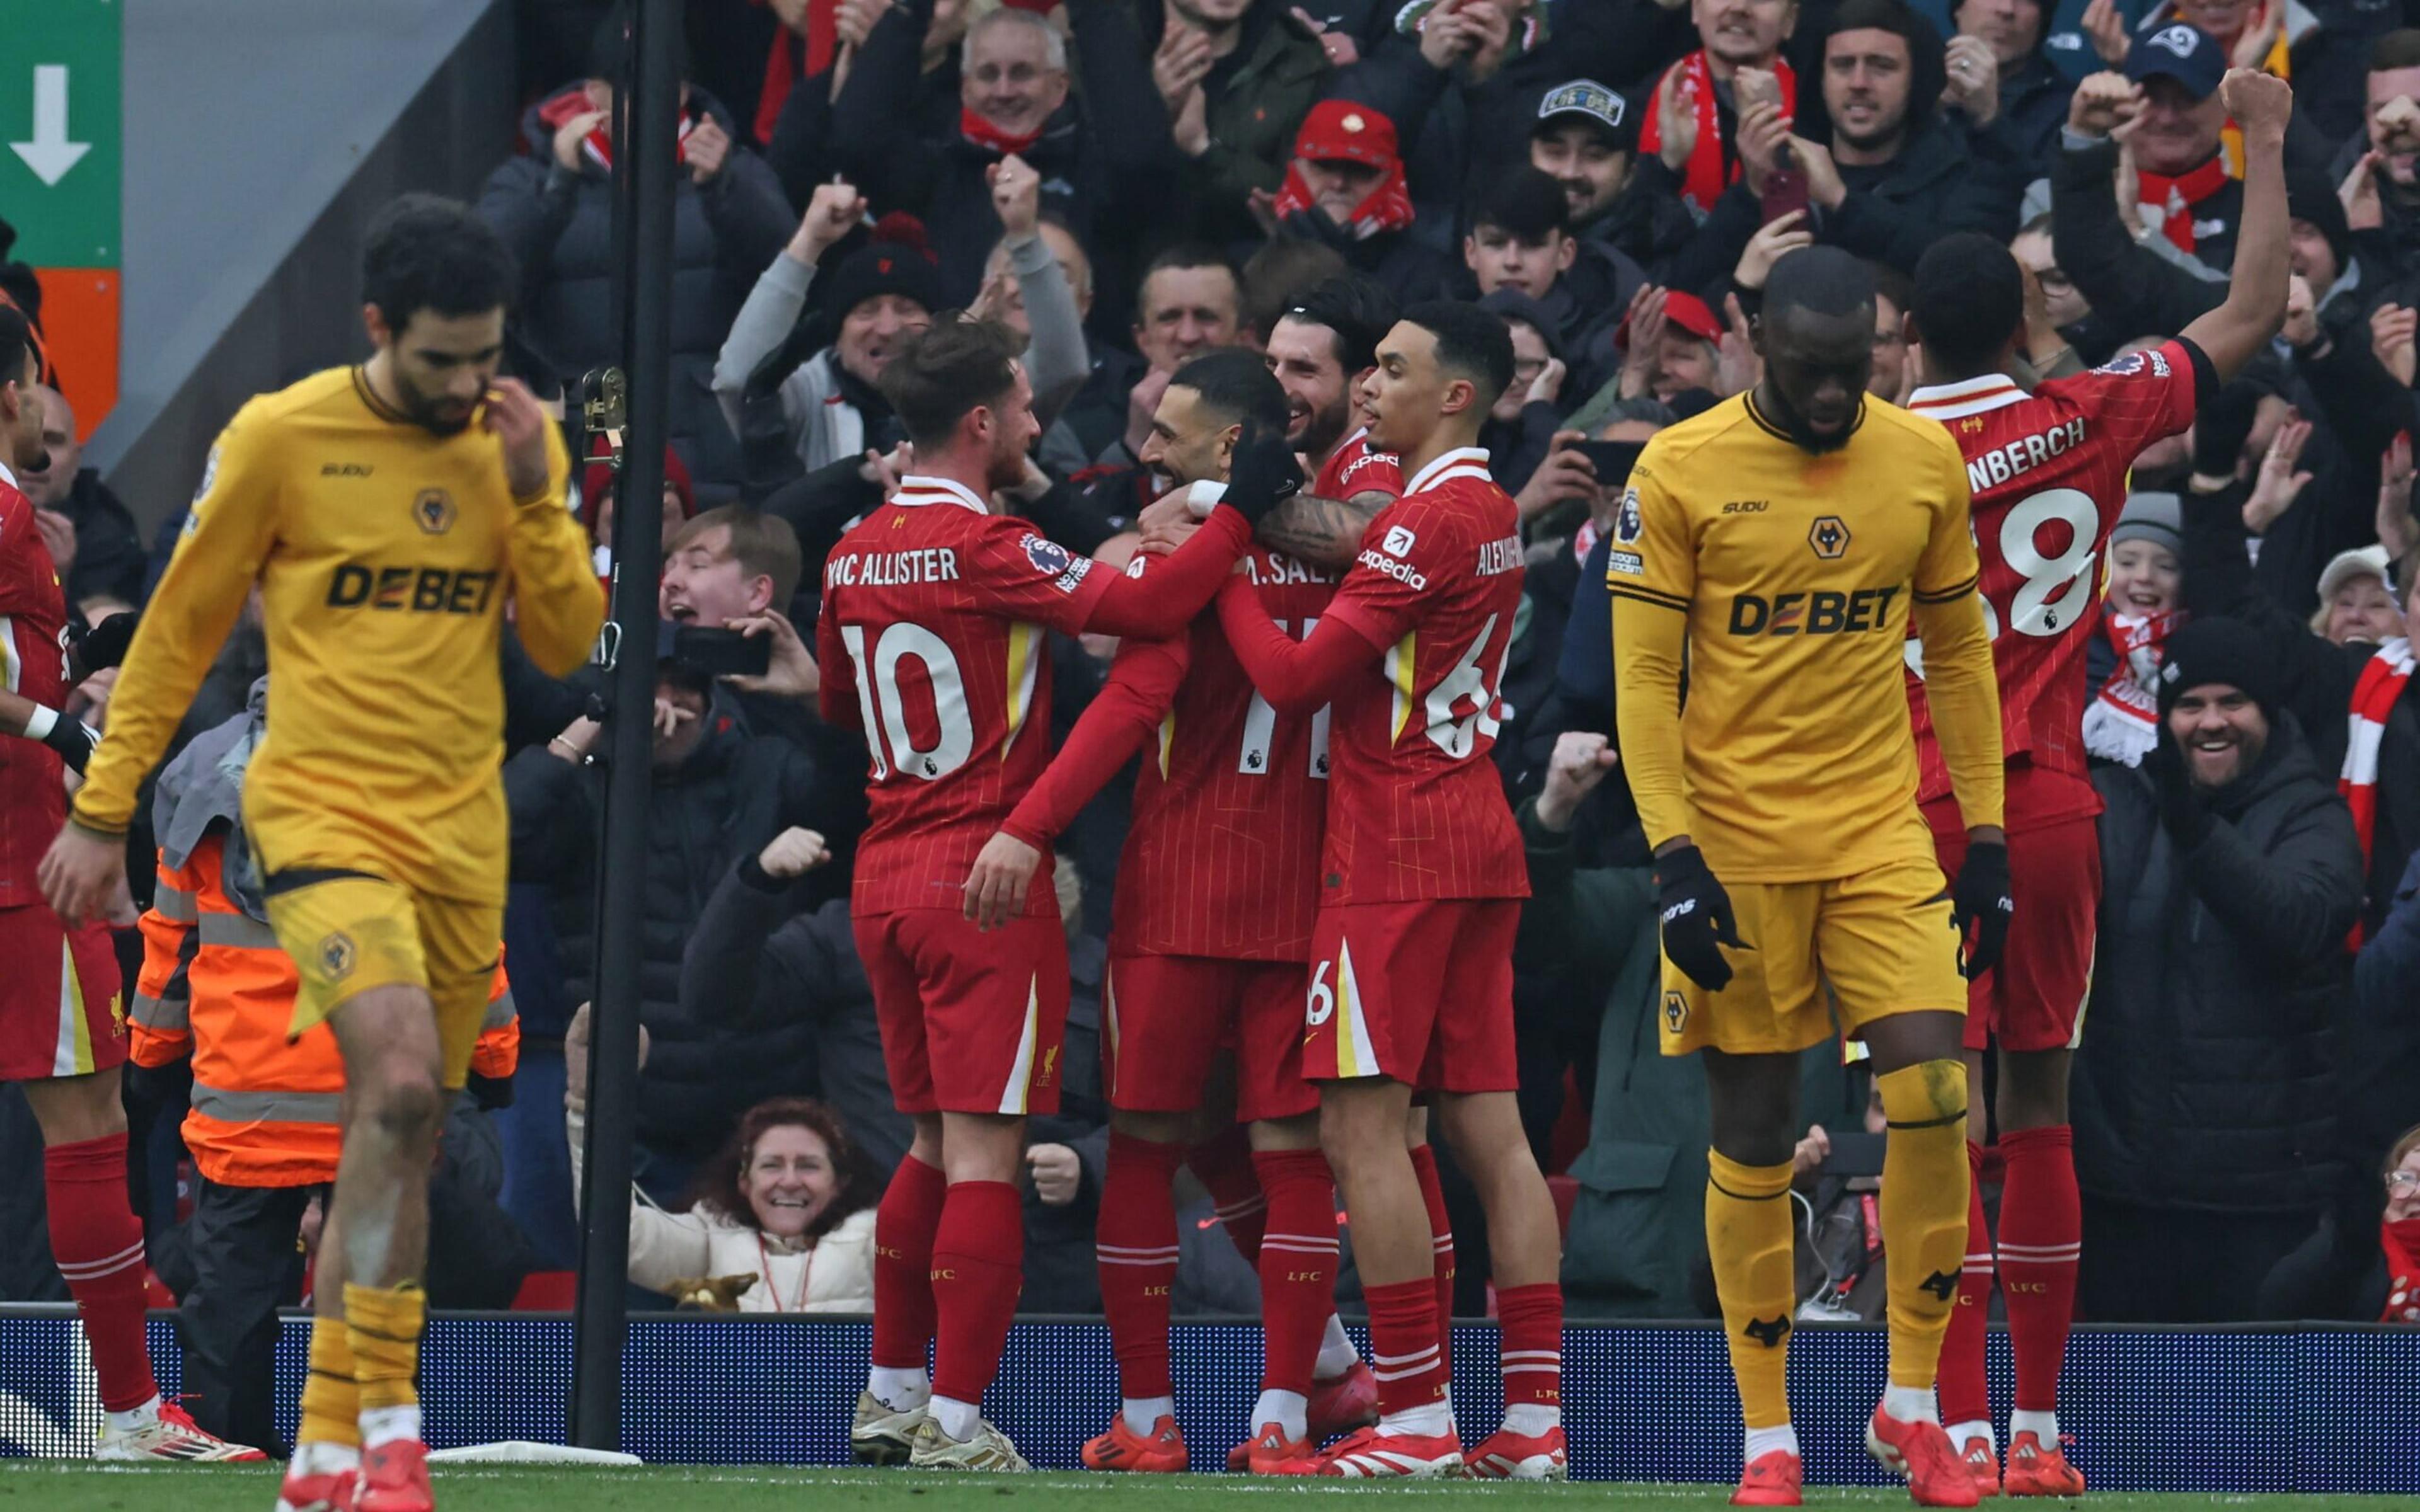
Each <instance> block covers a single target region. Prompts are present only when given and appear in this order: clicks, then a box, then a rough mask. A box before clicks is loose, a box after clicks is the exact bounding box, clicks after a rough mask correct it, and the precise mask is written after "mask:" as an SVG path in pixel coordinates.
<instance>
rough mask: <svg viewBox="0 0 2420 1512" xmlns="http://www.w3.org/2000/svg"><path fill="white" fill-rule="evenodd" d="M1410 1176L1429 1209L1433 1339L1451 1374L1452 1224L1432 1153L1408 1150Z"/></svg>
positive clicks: (1423, 1149)
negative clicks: (1433, 1312) (1414, 1177)
mask: <svg viewBox="0 0 2420 1512" xmlns="http://www.w3.org/2000/svg"><path fill="white" fill-rule="evenodd" d="M1412 1174H1413V1175H1415V1176H1417V1177H1419V1182H1420V1201H1421V1202H1422V1203H1423V1204H1425V1205H1426V1206H1427V1208H1428V1210H1429V1248H1430V1250H1431V1252H1432V1253H1433V1254H1434V1255H1435V1264H1436V1279H1435V1307H1436V1338H1437V1348H1438V1350H1442V1351H1443V1358H1444V1360H1445V1367H1446V1374H1447V1376H1448V1377H1449V1378H1450V1377H1451V1375H1452V1373H1453V1225H1452V1224H1451V1223H1450V1222H1449V1221H1448V1220H1447V1218H1446V1215H1445V1188H1444V1187H1442V1186H1440V1185H1438V1184H1437V1165H1436V1151H1435V1149H1430V1148H1429V1147H1428V1146H1427V1145H1426V1144H1419V1145H1414V1146H1413V1147H1412Z"/></svg>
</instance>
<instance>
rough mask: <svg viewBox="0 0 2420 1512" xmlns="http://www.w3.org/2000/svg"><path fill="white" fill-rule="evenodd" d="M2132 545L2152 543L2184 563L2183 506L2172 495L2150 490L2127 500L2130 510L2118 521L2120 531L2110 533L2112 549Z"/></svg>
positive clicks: (2130, 495)
mask: <svg viewBox="0 0 2420 1512" xmlns="http://www.w3.org/2000/svg"><path fill="white" fill-rule="evenodd" d="M2128 541H2149V542H2150V543H2151V544H2153V545H2154V546H2163V547H2165V548H2167V549H2168V552H2169V554H2170V555H2172V556H2175V557H2177V558H2179V559H2182V557H2183V556H2184V554H2185V533H2184V513H2183V502H2182V501H2180V500H2179V499H2178V498H2177V496H2176V495H2175V494H2172V493H2159V492H2154V491H2149V490H2146V491H2145V492H2142V493H2131V494H2128V495H2127V496H2126V508H2125V510H2124V512H2123V513H2121V514H2119V515H2118V527H2117V529H2115V530H2113V531H2111V532H2109V544H2110V545H2111V546H2118V545H2122V544H2123V543H2125V542H2128Z"/></svg>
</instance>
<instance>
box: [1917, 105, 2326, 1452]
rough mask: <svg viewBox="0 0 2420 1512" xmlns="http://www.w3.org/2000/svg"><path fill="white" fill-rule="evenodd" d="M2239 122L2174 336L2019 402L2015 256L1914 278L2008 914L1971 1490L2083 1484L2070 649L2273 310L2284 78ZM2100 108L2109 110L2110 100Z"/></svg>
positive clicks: (1927, 266)
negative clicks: (1957, 545) (1996, 1337)
mask: <svg viewBox="0 0 2420 1512" xmlns="http://www.w3.org/2000/svg"><path fill="white" fill-rule="evenodd" d="M2222 92H2223V94H2224V96H2225V99H2226V107H2227V111H2228V113H2229V115H2230V116H2233V118H2234V119H2235V120H2236V122H2237V123H2238V124H2239V125H2240V126H2241V127H2242V130H2243V141H2244V151H2245V159H2246V166H2245V171H2244V177H2243V219H2242V239H2240V240H2239V241H2238V242H2237V244H2236V251H2235V270H2234V278H2233V281H2232V282H2231V284H2230V285H2229V286H2228V290H2227V295H2226V301H2225V302H2224V303H2222V304H2221V305H2219V307H2218V308H2217V309H2215V310H2212V311H2211V312H2210V313H2209V314H2207V315H2204V316H2200V317H2199V318H2198V319H2196V320H2195V321H2194V322H2193V323H2192V324H2191V325H2188V326H2187V327H2186V328H2185V329H2184V331H2183V332H2182V333H2181V334H2180V336H2179V337H2178V339H2176V340H2174V341H2171V342H2168V343H2165V344H2164V345H2162V346H2159V347H2153V348H2151V349H2150V350H2149V351H2145V352H2137V353H2133V354H2130V355H2128V356H2125V357H2121V358H2119V359H2118V361H2116V362H2114V363H2110V364H2109V365H2107V366H2105V367H2102V368H2100V369H2097V370H2095V371H2093V372H2089V373H2085V374H2081V375H2079V376H2077V377H2074V378H2061V379H2055V380H2053V381H2050V382H2047V383H2043V384H2041V385H2040V386H2039V387H2038V388H2036V389H2035V390H2034V392H2033V393H2030V394H2028V393H2025V392H2024V391H2023V390H2022V389H2020V388H2018V387H2017V385H2016V383H2015V382H2014V381H2013V380H2011V379H2010V378H2009V377H2008V374H2009V371H2010V369H2011V368H2012V367H2013V365H2014V361H2015V356H2016V353H2017V351H2018V349H2019V347H2020V344H2021V342H2022V341H2023V338H2024V284H2023V274H2022V272H2021V270H2020V269H2019V268H2018V265H2017V262H2016V259H2015V258H2014V257H2012V256H2010V255H2009V253H2008V252H2007V251H2006V250H2004V249H2003V248H2001V247H2000V246H1999V245H1998V244H1997V243H1995V242H1993V240H1992V239H1990V238H1988V237H1982V236H1978V235H1975V234H1972V233H1968V234H1963V235H1959V236H1953V237H1949V238H1947V239H1943V240H1941V241H1938V242H1935V243H1934V244H1933V246H1932V248H1931V251H1929V252H1927V253H1926V254H1925V256H1924V259H1923V261H1922V262H1921V263H1920V264H1918V266H1917V268H1916V297H1915V301H1914V304H1913V308H1912V312H1911V324H1912V326H1913V328H1914V331H1915V333H1916V339H1918V340H1920V341H1921V343H1922V348H1923V363H1924V377H1925V379H1926V385H1925V386H1924V387H1921V388H1918V389H1917V390H1916V392H1915V393H1914V394H1913V395H1912V396H1911V397H1910V399H1909V402H1908V408H1909V409H1911V410H1913V411H1914V412H1916V413H1917V414H1920V415H1931V416H1933V417H1934V418H1936V419H1938V420H1940V421H1941V423H1942V424H1945V425H1947V426H1948V428H1949V432H1950V434H1951V435H1952V436H1953V437H1955V438H1956V439H1957V441H1958V447H1959V450H1960V451H1961V452H1962V454H1964V455H1965V457H1966V471H1967V475H1968V477H1969V479H1970V480H1971V484H1972V486H1973V490H1974V499H1975V502H1974V519H1975V531H1976V537H1977V542H1978V546H1979V548H1980V555H1981V558H1982V565H1983V571H1982V578H1981V581H1980V590H1981V593H1982V594H1983V601H1984V606H1985V611H1986V619H1987V621H1988V623H1989V625H1990V626H1991V628H1992V630H1993V645H1992V649H1993V662H1994V664H1995V667H1996V671H1997V673H1998V680H1999V685H2000V707H2001V710H2002V719H2003V726H2004V738H2005V741H2006V748H2007V752H2008V764H2009V773H2008V819H2007V826H2008V832H2009V873H2010V883H2011V896H2012V897H2013V899H2014V900H2015V903H2016V905H2017V906H2016V914H2015V918H2014V919H2013V921H2012V923H2011V926H2010V934H2009V944H2008V949H2007V953H2006V954H2004V955H2003V956H2002V957H2001V959H2000V963H1999V964H1998V965H1997V966H1996V967H1994V968H1993V970H1991V971H1988V972H1985V973H1983V974H1982V975H1981V976H1980V977H1978V979H1977V980H1975V981H1974V982H1973V983H1972V984H1971V986H1970V989H1969V993H1970V996H1969V1002H1968V1011H1967V1015H1966V1060H1967V1071H1968V1079H1969V1084H1970V1085H1971V1086H1974V1087H1976V1088H1981V1087H1982V1086H1983V1085H1984V1083H1983V1076H1982V1060H1983V1051H1984V1050H1985V1049H1986V1048H1987V1047H1989V1046H1991V1045H1993V1044H1996V1045H1997V1046H1998V1048H1999V1052H2000V1054H1999V1083H1998V1088H1997V1096H1996V1097H1995V1098H1994V1099H1993V1103H1992V1107H1991V1112H1992V1113H1993V1114H1994V1115H1996V1117H1997V1119H1998V1123H1999V1130H2000V1150H2001V1154H2002V1157H2003V1159H2004V1161H2005V1164H2006V1169H2007V1176H2006V1180H2005V1184H2004V1185H2003V1187H2002V1191H2001V1198H2000V1236H1999V1246H1998V1268H1999V1273H2000V1280H2001V1287H2002V1290H2003V1291H2004V1292H2005V1294H2006V1296H2007V1300H2008V1314H2009V1343H2010V1345H2011V1346H2012V1349H2013V1351H2014V1353H2015V1356H2016V1367H2017V1382H2016V1407H2015V1411H2014V1412H2013V1413H2012V1414H2011V1416H2010V1418H2009V1452H2008V1462H2007V1473H2006V1475H2005V1478H2004V1477H2003V1475H2002V1473H2001V1467H2000V1462H1999V1458H1998V1456H1997V1455H1996V1453H1995V1451H1994V1444H1993V1434H1992V1423H1991V1402H1990V1397H1989V1395H1988V1393H1987V1391H1986V1388H1985V1385H1984V1380H1983V1347H1984V1319H1985V1313H1986V1311H1987V1309H1988V1307H1989V1304H1990V1302H1991V1289H1992V1276H1993V1246H1992V1244H1991V1242H1990V1241H1989V1237H1988V1234H1987V1231H1986V1229H1985V1227H1984V1214H1983V1198H1982V1182H1981V1180H1980V1178H1979V1173H1980V1171H1981V1168H1982V1158H1983V1142H1984V1139H1985V1137H1986V1135H1987V1134H1988V1132H1989V1131H1988V1129H1987V1127H1986V1125H1985V1123H1984V1121H1983V1114H1984V1107H1983V1104H1982V1103H1981V1102H1980V1101H1979V1100H1978V1101H1977V1102H1976V1103H1975V1104H1974V1108H1973V1114H1972V1117H1971V1119H1970V1124H1969V1137H1968V1143H1967V1155H1968V1159H1969V1161H1970V1162H1971V1163H1972V1164H1973V1166H1974V1168H1975V1170H1976V1171H1977V1172H1978V1179H1977V1180H1976V1181H1975V1182H1974V1183H1973V1188H1972V1190H1973V1193H1974V1196H1973V1198H1972V1200H1971V1204H1970V1207H1969V1210H1968V1215H1967V1227H1968V1242H1967V1246H1966V1247H1967V1255H1966V1266H1965V1272H1964V1274H1963V1275H1962V1278H1961V1280H1960V1283H1959V1298H1958V1307H1957V1309H1956V1311H1955V1312H1953V1313H1952V1314H1951V1319H1950V1325H1949V1333H1948V1336H1947V1340H1946V1341H1945V1343H1944V1346H1943V1349H1942V1355H1941V1374H1940V1395H1941V1416H1942V1420H1943V1421H1944V1422H1945V1423H1946V1424H1947V1425H1948V1431H1949V1437H1950V1441H1951V1443H1954V1444H1956V1445H1957V1446H1958V1448H1959V1451H1960V1453H1961V1454H1962V1456H1963V1458H1965V1459H1966V1461H1967V1463H1968V1465H1969V1466H1970V1467H1971V1468H1972V1469H1973V1471H1974V1473H1975V1478H1976V1481H1977V1486H1978V1489H1979V1490H1981V1491H1982V1492H1983V1493H1984V1494H1986V1495H1989V1494H1992V1493H1993V1492H1994V1491H1997V1490H1999V1489H2003V1488H2005V1489H2007V1490H2008V1491H2009V1494H2011V1495H2018V1496H2072V1495H2076V1494H2079V1493H2081V1492H2082V1491H2083V1489H2084V1477H2083V1475H2082V1474H2081V1473H2078V1472H2077V1471H2076V1470H2075V1469H2074V1467H2073V1466H2071V1465H2070V1464H2069V1463H2068V1462H2067V1459H2066V1457H2065V1455H2064V1454H2063V1453H2061V1451H2060V1448H2059V1436H2058V1417H2057V1412H2056V1405H2057V1401H2056V1399H2057V1390H2058V1373H2059V1365H2060V1363H2061V1361H2062V1359H2063V1358H2064V1356H2065V1353H2066V1349H2067V1333H2068V1325H2069V1322H2070V1319H2071V1316H2072V1314H2073V1312H2074V1306H2075V1278H2076V1269H2077V1260H2078V1257H2079V1256H2080V1255H2081V1254H2082V1249H2083V1239H2082V1219H2081V1216H2080V1212H2079V1206H2078V1199H2077V1196H2076V1184H2075V1165H2074V1159H2073V1155H2072V1150H2071V1139H2070V1135H2069V1132H2068V1125H2067V1079H2068V1069H2069V1063H2070V1060H2071V1056H2072V1053H2073V1051H2074V1048H2075V1045H2076V1044H2077V1042H2078V1041H2079V1040H2080V1038H2081V1035H2082V1030H2083V1013H2084V1003H2085V998H2086V995H2087V993H2088V992H2089V990H2090V987H2091V978H2092V952H2093V921H2094V918H2095V915H2096V913H2097V912H2098V909H2099V906H2100V901H2101V853H2100V849H2099V845H2098V842H2097V840H2096V834H2095V825H2094V819H2095V818H2096V816H2097V815H2099V813H2100V812H2101V801H2100V798H2099V796H2098V795H2096V794H2095V793H2094V791H2093V788H2092V784H2091V782H2090V780H2089V779H2087V778H2086V771H2085V753H2084V742H2083V722H2084V705H2085V702H2086V679H2085V654H2086V648H2087V646H2088V645H2089V644H2090V642H2091V640H2092V638H2093V636H2094V635H2095V634H2097V633H2098V632H2099V629H2100V626H2101V595H2102V583H2101V579H2100V573H2099V569H2100V566H2101V563H2102V546H2103V543H2104V542H2105V541H2106V540H2107V537H2108V532H2109V531H2110V529H2111V527H2112V526H2114V525H2115V524H2116V523H2117V520H2118V512H2119V511H2120V510H2121V509H2122V508H2123V507H2124V505H2125V502H2126V470H2127V467H2128V465H2129V464H2130V463H2131V462H2133V458H2134V456H2135V455H2136V454H2138V453H2139V452H2141V451H2142V450H2143V449H2144V448H2145V447H2147V446H2149V444H2150V443H2151V442H2153V441H2155V440H2159V439H2161V438H2162V437H2165V436H2173V435H2176V434H2178V433H2179V432H2180V431H2183V430H2185V429H2187V428H2188V427H2189V426H2191V425H2192V424H2193V421H2194V411H2195V404H2196V402H2197V401H2204V400H2207V399H2208V398H2210V397H2211V394H2212V393H2214V392H2215V391H2216V389H2217V386H2218V385H2219V384H2220V383H2221V382H2224V381H2225V380H2226V379H2227V378H2232V377H2234V375H2235V374H2236V373H2237V372H2238V371H2240V370H2241V369H2242V367H2243V365H2244V364H2245V363H2248V362H2250V361H2251V359H2252V358H2253V357H2254V356H2255V355H2256V354H2257V353H2258V352H2259V351H2260V350H2261V349H2262V348H2263V347H2266V346H2267V345H2268V343H2269V339H2270V338H2271V337H2272V336H2273V335H2274V334H2275V333H2276V332H2277V329H2278V327H2279V325H2280V324H2281V323H2282V322H2283V320H2284V317H2285V310H2286V284H2287V272H2288V269H2287V255H2288V245H2287V241H2288V222H2287V208H2286V188H2285V169H2284V163H2283V154H2282V144H2283V142H2284V139H2285V131H2286V121H2287V118H2288V115H2289V114H2290V113H2291V110H2292V107H2293V96H2292V93H2291V91H2290V90H2289V89H2288V86H2287V85H2286V83H2285V82H2284V81H2283V80H2280V79H2274V78H2271V77H2269V76H2267V75H2265V74H2261V73H2257V72H2254V71H2252V70H2249V69H2237V70H2235V71H2234V72H2232V73H2229V74H2228V75H2227V76H2226V82H2225V84H2224V85H2222ZM2111 104H2112V108H2113V109H2116V110H2118V114H2121V115H2122V114H2126V113H2127V112H2126V111H2125V110H2124V109H2123V107H2122V102H2118V101H2112V102H2111ZM1910 651H1911V667H1910V676H1909V679H1908V687H1909V692H1910V695H1911V697H1912V700H1913V703H1914V714H1915V720H1916V747H1917V752H1918V759H1919V761H1920V764H1921V767H1922V773H1923V777H1922V783H1921V787H1920V789H1919V792H1918V796H1919V798H1920V800H1921V801H1922V804H1923V808H1924V813H1925V816H1926V818H1927V819H1928V820H1929V821H1930V822H1931V825H1932V831H1933V838H1934V842H1935V845H1936V848H1937V849H1938V851H1939V853H1940V856H1941V865H1942V868H1943V870H1944V872H1946V873H1947V874H1948V875H1952V876H1955V875H1957V874H1958V868H1959V865H1960V863H1961V860H1962V857H1963V855H1964V851H1965V830H1964V828H1963V826H1962V825H1961V823H1960V820H1959V815H1958V807H1957V803H1956V800H1955V799H1954V798H1952V797H1951V796H1950V795H1949V779H1948V775H1947V770H1946V768H1945V767H1944V765H1943V764H1942V760H1941V750H1940V747H1939V745H1938V744H1937V743H1936V742H1935V741H1934V739H1933V736H1932V728H1931V717H1930V715H1929V711H1928V709H1927V707H1926V704H1925V701H1924V685H1923V681H1922V676H1921V668H1920V667H1918V666H1916V664H1915V658H1914V642H1912V641H1911V642H1910Z"/></svg>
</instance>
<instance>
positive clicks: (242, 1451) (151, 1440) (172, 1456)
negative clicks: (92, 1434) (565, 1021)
mask: <svg viewBox="0 0 2420 1512" xmlns="http://www.w3.org/2000/svg"><path fill="white" fill-rule="evenodd" d="M92 1457H93V1458H95V1459H136V1460H142V1461H145V1462H147V1463H150V1464H170V1465H178V1464H202V1463H207V1462H211V1461H229V1460H236V1461H251V1460H261V1459H266V1458H269V1457H268V1456H267V1455H265V1454H262V1453H261V1452H260V1451H259V1450H257V1449H255V1448H253V1447H252V1446H251V1445H249V1444H242V1443H227V1442H226V1441H225V1439H222V1438H218V1437H216V1436H214V1435H212V1434H209V1433H205V1432H203V1431H202V1430H201V1429H200V1428H199V1427H195V1426H194V1419H193V1415H192V1414H191V1413H189V1412H186V1411H185V1410H184V1409H183V1408H181V1407H179V1406H178V1405H177V1404H176V1403H175V1402H162V1403H161V1404H160V1406H159V1409H158V1411H157V1412H154V1413H153V1414H152V1416H151V1417H150V1418H149V1419H148V1420H147V1421H146V1422H144V1423H142V1424H140V1425H138V1426H137V1427H131V1428H120V1429H118V1430H116V1431H115V1432H113V1431H111V1429H110V1427H109V1426H108V1423H107V1422H106V1420H104V1421H103V1423H102V1425H101V1442H100V1443H97V1444H95V1445H94V1446H93V1451H92Z"/></svg>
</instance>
